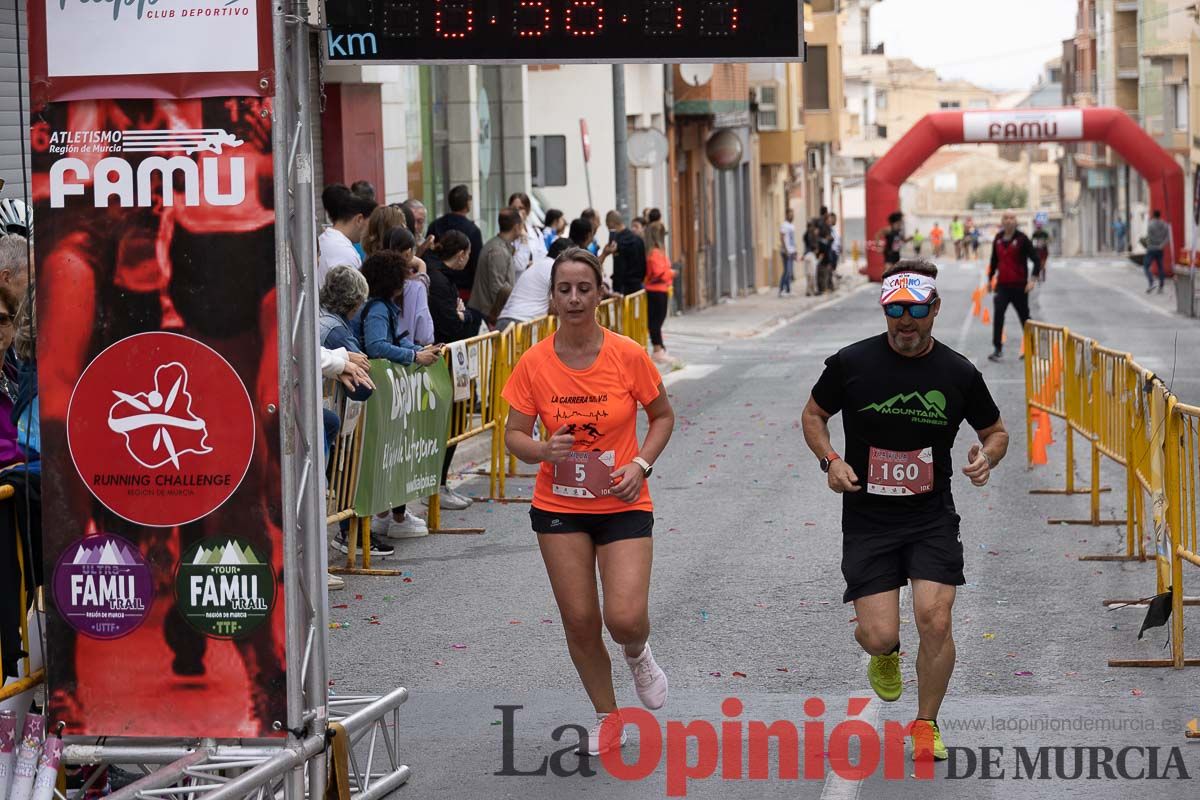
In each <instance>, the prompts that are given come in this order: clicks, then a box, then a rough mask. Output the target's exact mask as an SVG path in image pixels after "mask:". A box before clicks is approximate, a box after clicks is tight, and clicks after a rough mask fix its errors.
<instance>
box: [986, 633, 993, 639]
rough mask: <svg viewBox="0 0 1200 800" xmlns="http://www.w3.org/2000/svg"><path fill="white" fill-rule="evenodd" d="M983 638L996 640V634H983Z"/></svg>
mask: <svg viewBox="0 0 1200 800" xmlns="http://www.w3.org/2000/svg"><path fill="white" fill-rule="evenodd" d="M983 638H985V639H995V638H996V634H994V633H985V634H984V635H983Z"/></svg>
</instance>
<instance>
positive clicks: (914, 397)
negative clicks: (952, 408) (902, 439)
mask: <svg viewBox="0 0 1200 800" xmlns="http://www.w3.org/2000/svg"><path fill="white" fill-rule="evenodd" d="M864 411H874V412H875V413H876V414H886V415H891V416H899V417H908V418H909V419H910V420H912V421H913V422H917V423H920V424H922V425H949V424H950V420H949V419H947V418H946V395H944V394H942V393H941V392H939V391H938V390H937V389H932V390H930V391H928V392H925V393H924V394H922V393H921V392H908V393H907V394H905V393H903V392H902V393H900V394H898V395H895V396H894V397H890V398H888V399H887V400H884V401H883V402H882V403H870V404H868V405H865V406H863V407H862V408H860V409H859V413H862V412H864Z"/></svg>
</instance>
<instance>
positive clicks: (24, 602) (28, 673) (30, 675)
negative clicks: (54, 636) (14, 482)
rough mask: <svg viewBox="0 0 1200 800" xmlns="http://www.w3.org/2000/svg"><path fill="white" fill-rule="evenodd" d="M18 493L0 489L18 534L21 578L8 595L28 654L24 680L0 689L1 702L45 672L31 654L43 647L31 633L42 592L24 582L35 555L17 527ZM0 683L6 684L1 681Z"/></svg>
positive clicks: (1, 508) (0, 502)
mask: <svg viewBox="0 0 1200 800" xmlns="http://www.w3.org/2000/svg"><path fill="white" fill-rule="evenodd" d="M14 495H15V492H14V490H13V487H12V486H9V485H7V484H4V485H0V514H12V515H14V525H13V530H14V531H16V532H17V541H16V556H17V560H16V563H17V572H18V574H19V575H20V576H21V577H20V579H19V580H18V582H17V585H16V586H9V587H7V588H6V591H12V592H16V595H17V602H18V603H19V605H18V608H19V609H20V635H21V650H22V651H23V652H24V653H25V655H24V656H22V657H21V663H20V666H21V670H20V671H21V673H22V674H23V675H24V677H21V678H18V679H16V680H13V681H12V682H10V683H7V684H5V685H4V686H3V687H0V701H5V700H10V699H12V698H14V697H17V696H18V695H20V694H23V693H25V692H28V691H29V690H30V689H33V688H35V687H36V686H38V685H40V684H42V683H43V682H45V679H46V670H45V668H44V667H38V668H37V669H33V662H32V654H33V653H35V652H38V651H40V649H41V645H40V644H39V643H35V642H34V641H33V640H32V639H31V638H30V632H29V611H28V610H29V608H30V607H31V606H32V605H33V604H32V603H31V602H30V601H31V599H33V597H34V596H35V595H36V597H37V599H38V602H37V604H36V605H37V608H39V609H40V608H41V606H42V604H41V602H40V600H41V589H40V587H36V586H28V585H27V584H26V582H25V565H26V563H28V561H29V559H30V557H31V555H32V554H30V553H28V552H26V549H25V546H26V539H25V536H24V534H23V533H22V532H21V530H20V528H19V527H18V526H17V525H16V524H15V522H16V519H15V514H16V509H15V508H14V507H13V504H12V501H13V497H14ZM0 681H3V679H2V678H0Z"/></svg>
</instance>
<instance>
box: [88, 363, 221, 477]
mask: <svg viewBox="0 0 1200 800" xmlns="http://www.w3.org/2000/svg"><path fill="white" fill-rule="evenodd" d="M187 382H188V373H187V369H185V368H184V366H183V365H182V364H179V363H177V362H172V363H170V364H163V365H162V366H161V367H159V368H158V369H156V370H155V371H154V388H153V389H151V390H150V391H149V392H142V393H139V394H127V393H125V392H121V391H118V390H116V389H113V395H114V396H115V397H116V398H117V402H116V403H114V404H113V406H112V408H110V409H109V411H108V427H109V430H111V431H112V432H113V433H119V434H121V435H122V436H124V437H125V449H126V450H128V451H129V455H131V456H133V459H134V460H135V461H137V462H138V463H139V464H141V465H142V466H143V467H146V468H147V469H158V468H159V467H163V466H166V465H167V464H171V465H173V466H174V467H175V469H179V457H180V456H181V455H185V454H189V453H191V454H195V455H206V454H208V453H211V452H212V448H211V447H209V446H208V445H207V444H206V443H205V440H206V439H207V438H208V427H207V425H206V424H205V422H204V420H202V419H200V417H198V416H196V415H195V414H193V413H192V396H191V395H190V394H188V390H187ZM164 389H165V390H166V394H165V396H164V394H163V390H164ZM172 431H174V433H172ZM177 440H178V441H177Z"/></svg>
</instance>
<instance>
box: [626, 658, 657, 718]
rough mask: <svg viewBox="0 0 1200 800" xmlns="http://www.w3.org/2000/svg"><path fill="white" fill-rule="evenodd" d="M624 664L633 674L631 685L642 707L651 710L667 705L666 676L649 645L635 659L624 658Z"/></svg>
mask: <svg viewBox="0 0 1200 800" xmlns="http://www.w3.org/2000/svg"><path fill="white" fill-rule="evenodd" d="M625 663H626V664H628V665H629V671H630V672H632V673H633V684H634V687H635V688H636V689H637V696H638V699H639V700H641V701H642V705H644V706H645V707H646V708H649V709H651V710H656V709H659V708H662V707H663V706H664V705H666V703H667V674H666V673H665V672H663V671H662V667H660V666H659V665H658V662H656V661H655V660H654V654H653V653H651V652H650V645H649V644H647V645H646V649H645V650H643V651H642V654H641V655H640V656H638V657H637V658H630V657H629V656H625Z"/></svg>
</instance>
